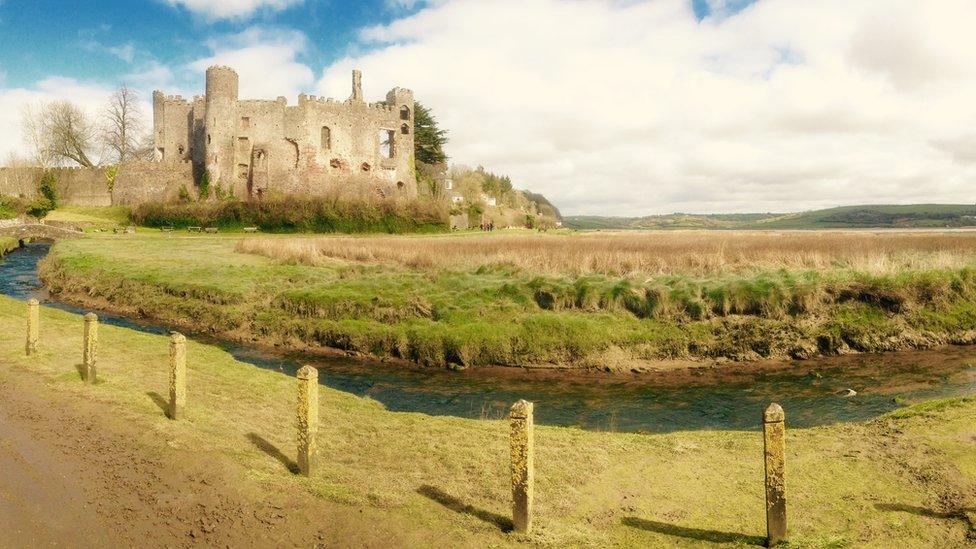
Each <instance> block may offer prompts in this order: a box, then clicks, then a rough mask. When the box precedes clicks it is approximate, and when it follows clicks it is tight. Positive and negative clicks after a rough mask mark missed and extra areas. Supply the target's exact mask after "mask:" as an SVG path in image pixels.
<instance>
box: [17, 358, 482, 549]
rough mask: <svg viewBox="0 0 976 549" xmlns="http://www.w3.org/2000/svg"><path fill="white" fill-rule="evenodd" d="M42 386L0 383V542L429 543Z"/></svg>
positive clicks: (385, 517) (367, 512) (370, 512)
mask: <svg viewBox="0 0 976 549" xmlns="http://www.w3.org/2000/svg"><path fill="white" fill-rule="evenodd" d="M47 389H48V388H47V387H45V386H44V384H43V383H42V382H40V381H38V380H35V379H30V378H29V377H28V376H25V375H23V374H16V373H9V372H8V373H4V375H3V380H2V381H0V532H2V534H0V547H55V546H59V547H61V546H70V547H106V546H113V547H119V546H153V547H184V546H201V545H205V546H219V547H256V546H260V547H269V546H279V547H280V546H302V547H312V546H338V545H341V546H346V547H348V546H356V547H391V546H415V545H426V544H427V543H430V542H431V541H433V540H431V539H430V538H429V537H428V536H429V532H423V531H420V530H419V529H418V527H416V526H411V525H409V524H404V523H403V522H404V521H402V520H400V519H399V518H398V517H396V516H395V515H391V514H389V513H383V512H382V511H377V510H375V509H369V508H365V509H357V508H354V507H350V506H342V505H338V504H334V503H331V502H328V501H323V500H319V499H316V498H313V497H311V496H309V495H307V494H306V493H304V492H301V491H298V490H294V489H288V488H285V489H282V490H278V491H275V493H267V492H266V491H264V490H261V489H259V488H258V487H257V485H256V484H254V483H252V482H250V481H248V480H247V479H246V478H244V474H243V473H244V471H243V470H242V469H241V467H240V466H238V465H236V464H234V463H230V462H228V460H227V459H226V458H222V457H220V456H217V455H213V454H208V453H207V452H206V451H200V452H188V451H183V450H174V449H172V448H170V447H168V446H167V445H166V444H165V441H163V440H158V437H153V436H152V434H151V433H147V432H144V431H143V430H141V429H139V428H138V427H136V426H134V424H133V423H131V422H127V421H126V420H125V419H124V418H122V417H119V411H118V410H116V409H114V407H112V406H110V405H106V404H103V403H93V402H79V401H74V400H73V399H71V401H70V402H66V400H69V399H68V398H60V399H59V400H57V401H53V402H52V400H50V393H49V391H48V390H47ZM296 492H297V493H296ZM425 541H426V542H427V543H425ZM438 541H439V542H441V543H443V542H444V541H447V542H448V544H450V545H459V544H460V545H464V544H465V542H464V540H453V541H452V540H445V539H443V538H442V539H440V540H438Z"/></svg>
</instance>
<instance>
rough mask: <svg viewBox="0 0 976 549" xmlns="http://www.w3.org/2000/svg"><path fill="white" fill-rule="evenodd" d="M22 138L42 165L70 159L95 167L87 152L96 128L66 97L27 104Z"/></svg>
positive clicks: (89, 150) (90, 149)
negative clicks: (41, 103)
mask: <svg viewBox="0 0 976 549" xmlns="http://www.w3.org/2000/svg"><path fill="white" fill-rule="evenodd" d="M23 115H24V116H23V130H24V138H25V140H26V141H27V142H28V145H30V146H31V148H32V149H33V153H34V155H35V157H36V158H35V160H36V161H37V163H38V164H40V165H42V166H50V165H54V164H61V163H65V162H68V161H71V162H74V163H76V164H78V165H79V166H83V167H85V168H93V167H95V163H94V162H92V161H91V159H90V158H89V156H88V155H89V153H91V151H92V149H93V148H94V146H95V144H96V133H97V132H96V129H95V126H94V124H92V122H91V120H90V119H89V118H88V115H87V114H86V113H85V111H84V110H83V109H82V108H81V107H79V106H78V105H75V104H74V103H71V102H70V101H54V102H51V103H47V104H44V105H40V106H36V107H35V106H27V107H25V108H24V112H23Z"/></svg>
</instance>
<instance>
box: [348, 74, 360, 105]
mask: <svg viewBox="0 0 976 549" xmlns="http://www.w3.org/2000/svg"><path fill="white" fill-rule="evenodd" d="M349 100H350V101H355V102H357V103H362V102H363V73H362V72H360V71H358V70H354V71H352V97H350V98H349Z"/></svg>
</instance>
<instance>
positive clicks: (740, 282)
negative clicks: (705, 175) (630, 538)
mask: <svg viewBox="0 0 976 549" xmlns="http://www.w3.org/2000/svg"><path fill="white" fill-rule="evenodd" d="M235 243H236V239H234V238H228V237H217V236H215V237H209V236H208V237H185V236H178V235H171V236H164V235H137V236H127V237H124V238H119V237H96V238H88V239H81V240H74V241H65V242H61V243H59V244H57V246H55V248H54V249H53V251H52V253H51V256H50V257H49V258H48V259H47V260H46V261H45V262H44V263H43V265H42V277H43V278H44V280H45V282H47V283H48V285H49V287H50V288H51V290H52V291H54V292H56V293H61V294H62V295H64V296H66V297H67V298H69V299H75V300H78V301H82V302H87V301H91V302H97V303H108V304H110V306H112V307H115V308H119V309H123V310H129V311H138V312H139V313H140V314H148V315H150V316H156V317H158V318H161V319H163V320H166V321H168V322H170V323H174V324H177V325H188V326H195V327H197V328H203V329H208V330H213V331H214V332H217V333H220V334H223V335H224V336H225V337H231V338H235V339H243V340H247V339H250V338H252V337H260V338H262V339H264V340H266V341H267V342H268V343H273V344H276V345H283V346H296V345H298V344H313V345H314V344H317V345H321V346H326V347H332V348H338V349H342V350H346V351H352V352H355V353H362V354H368V355H373V356H392V357H398V358H403V359H407V360H411V361H414V362H417V363H420V364H423V365H427V366H435V367H452V368H457V367H470V366H479V365H486V364H500V365H508V366H532V365H553V364H555V365H560V366H571V367H597V368H614V369H628V368H633V367H643V366H645V365H646V364H647V363H648V362H654V361H660V360H670V359H676V358H677V359H699V358H704V359H712V358H720V357H727V358H733V359H755V358H760V357H788V356H810V355H813V354H817V353H825V354H833V353H840V352H847V351H850V350H855V351H862V352H872V351H886V350H893V349H899V348H909V347H924V346H930V345H938V344H946V343H949V342H956V341H958V342H964V341H969V340H970V339H972V333H973V332H972V330H973V329H974V328H976V300H974V299H973V296H974V295H976V270H974V269H971V268H961V269H944V270H930V271H907V272H902V273H897V274H891V275H869V274H865V273H859V272H854V271H849V270H843V269H834V270H827V271H822V272H813V271H789V270H778V271H773V272H760V273H757V274H749V275H727V276H719V277H713V278H702V279H698V278H692V277H682V276H664V277H655V278H651V279H646V280H632V279H626V278H624V279H621V278H613V277H605V276H598V275H590V276H585V277H580V278H567V277H552V276H547V277H542V276H537V275H535V274H533V273H526V272H522V271H520V270H518V269H516V268H514V267H504V266H502V267H481V268H479V269H476V270H474V271H464V270H460V271H447V270H445V271H438V270H423V269H412V268H406V267H400V266H395V265H379V264H376V265H367V264H358V263H350V262H345V261H339V260H337V261H334V262H329V263H327V264H325V265H323V266H317V267H312V266H305V265H292V264H281V263H276V262H274V261H273V260H270V259H267V258H264V257H260V256H256V255H248V254H241V253H236V252H235V251H234V245H235ZM967 338H968V339H967Z"/></svg>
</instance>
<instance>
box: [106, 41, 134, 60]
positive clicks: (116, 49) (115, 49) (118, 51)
mask: <svg viewBox="0 0 976 549" xmlns="http://www.w3.org/2000/svg"><path fill="white" fill-rule="evenodd" d="M107 50H108V52H109V53H111V54H112V55H114V56H116V57H118V58H119V59H121V60H123V61H125V62H126V63H131V62H132V61H133V59H135V56H136V47H135V46H133V45H132V44H123V45H121V46H109V47H108V48H107Z"/></svg>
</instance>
